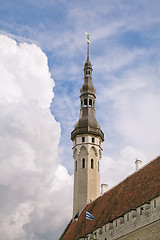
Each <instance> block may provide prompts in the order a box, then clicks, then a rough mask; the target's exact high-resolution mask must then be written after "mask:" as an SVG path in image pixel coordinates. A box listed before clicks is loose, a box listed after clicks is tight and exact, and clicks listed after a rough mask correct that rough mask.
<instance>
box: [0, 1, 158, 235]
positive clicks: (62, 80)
mask: <svg viewBox="0 0 160 240" xmlns="http://www.w3.org/2000/svg"><path fill="white" fill-rule="evenodd" d="M159 12H160V2H159V1H158V0H153V1H149V0H145V1H143V0H142V1H138V0H135V1H134V2H133V1H128V0H114V1H110V0H106V1H102V0H99V1H96V0H95V1H91V0H88V1H83V0H81V1H78V0H76V1H72V0H71V1H68V0H59V1H58V0H47V1H46V0H19V1H18V0H14V1H9V0H5V1H2V0H0V34H2V35H7V36H8V37H9V38H11V39H14V40H16V41H17V43H18V44H19V46H20V43H28V44H29V45H32V43H35V44H36V45H37V46H38V47H39V48H41V50H42V51H43V52H44V53H45V54H46V56H47V58H48V59H47V60H45V61H48V63H47V62H46V63H44V64H43V66H44V65H45V64H46V65H47V64H48V67H49V71H50V72H51V76H52V78H53V79H54V82H55V86H54V89H53V91H54V98H53V100H52V98H48V99H49V101H50V103H51V105H50V110H51V112H52V115H53V121H54V118H55V119H56V121H57V122H59V123H60V126H61V133H60V130H57V131H59V132H58V133H57V136H59V135H58V134H61V137H60V144H59V147H57V149H58V150H57V151H58V158H59V160H56V161H57V163H60V164H61V165H62V166H64V167H65V170H64V169H63V170H64V172H65V171H68V173H66V172H65V174H66V175H65V176H66V178H67V179H68V181H70V180H69V179H70V177H71V178H72V177H73V176H72V174H73V160H72V142H71V140H70V133H71V131H72V130H73V127H74V124H75V123H76V121H77V120H78V117H79V105H80V104H79V95H80V87H81V85H82V84H83V65H84V62H85V60H86V35H85V32H88V33H89V34H90V38H91V43H90V58H91V62H92V65H93V83H94V86H95V88H96V96H97V98H96V116H97V120H98V121H99V123H100V125H101V127H102V130H103V132H104V134H105V142H104V144H103V149H104V151H103V160H102V167H103V170H102V172H101V175H102V176H101V181H104V182H107V183H109V185H110V186H113V185H115V184H117V183H118V182H119V181H120V180H122V179H123V178H124V177H126V176H127V175H128V174H130V173H132V172H133V171H134V160H135V159H136V158H141V159H142V160H143V162H144V164H145V163H147V162H149V161H150V160H152V159H153V158H154V157H156V156H158V155H159V146H160V137H159V136H160V128H159V122H160V108H159V101H160V81H159V79H160V54H159V53H160V15H159ZM25 51H27V50H25ZM37 52H38V50H35V54H36V53H37ZM29 53H30V54H31V55H32V53H31V52H30V50H29ZM33 53H34V50H33ZM26 54H27V53H26ZM35 56H37V55H35ZM40 56H41V54H40ZM33 58H34V57H33ZM37 58H38V57H36V59H37ZM42 58H43V57H42ZM8 59H9V56H8ZM40 59H41V57H40ZM8 61H10V60H8ZM25 66H26V65H25ZM30 69H31V71H32V67H31V66H30ZM39 70H40V68H39ZM17 71H18V70H17ZM46 71H48V70H47V68H46ZM14 73H15V74H16V76H19V75H18V74H17V72H14ZM27 74H29V73H27ZM41 74H43V73H39V74H37V76H38V77H39V78H40V76H41ZM33 75H34V74H33ZM28 76H30V75H28ZM46 78H47V79H49V78H48V75H47V77H46ZM33 81H35V83H36V84H37V89H38V90H37V91H38V92H39V96H38V92H36V90H35V93H36V94H37V95H36V97H35V98H36V99H38V100H39V101H41V100H42V99H41V94H43V91H42V89H43V88H44V89H45V85H43V84H44V83H43V84H42V82H43V81H42V80H41V81H40V82H38V80H34V78H33V79H32V76H30V83H28V86H29V87H30V86H32V85H31V82H32V83H33ZM48 81H49V80H48ZM22 84H23V78H22ZM24 86H26V85H24ZM46 86H48V83H47V82H46ZM25 88H26V89H27V86H26V87H25ZM51 88H52V87H51ZM48 89H49V86H48V88H47V87H46V91H48V92H50V90H48ZM24 91H25V89H24ZM27 91H28V93H29V90H27ZM31 92H32V90H31ZM25 97H26V95H25ZM26 98H27V97H26ZM43 101H44V99H43ZM37 122H38V120H37ZM46 124H47V123H46ZM55 125H56V123H55ZM48 128H49V127H47V129H48ZM53 131H55V132H56V128H55V129H53ZM48 132H49V130H48ZM52 144H53V145H54V144H55V143H52ZM56 144H57V146H58V143H57V141H56ZM53 162H54V159H53ZM53 165H54V163H53ZM56 166H58V165H56ZM66 169H67V170H66ZM61 170H62V169H61ZM59 171H60V170H59ZM55 174H56V173H55ZM67 174H68V175H67ZM56 176H57V175H56ZM57 181H60V179H59V180H57ZM69 187H70V185H69ZM68 189H70V188H68ZM67 196H68V195H67ZM68 199H69V198H68ZM68 202H69V200H68ZM71 205H72V204H70V206H71ZM59 207H60V206H59ZM68 212H69V210H68ZM68 219H69V213H67V214H66V218H65V222H63V223H61V230H62V229H63V227H64V225H65V224H66V222H67V221H68ZM47 227H48V226H47ZM47 227H46V228H47ZM48 231H49V230H48ZM55 231H56V230H55ZM58 231H59V232H57V236H58V234H59V233H60V230H58ZM6 239H7V238H6ZM8 239H9V238H8ZM33 239H36V237H35V238H33ZM42 239H43V238H42ZM46 239H47V238H46ZM48 239H50V237H49V236H48Z"/></svg>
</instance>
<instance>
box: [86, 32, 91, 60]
mask: <svg viewBox="0 0 160 240" xmlns="http://www.w3.org/2000/svg"><path fill="white" fill-rule="evenodd" d="M85 34H86V35H87V60H89V43H90V38H89V34H88V33H87V32H85Z"/></svg>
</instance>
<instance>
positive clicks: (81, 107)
mask: <svg viewBox="0 0 160 240" xmlns="http://www.w3.org/2000/svg"><path fill="white" fill-rule="evenodd" d="M82 107H83V100H81V108H82Z"/></svg>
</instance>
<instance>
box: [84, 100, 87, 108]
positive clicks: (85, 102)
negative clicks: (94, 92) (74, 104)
mask: <svg viewBox="0 0 160 240" xmlns="http://www.w3.org/2000/svg"><path fill="white" fill-rule="evenodd" d="M84 106H85V107H87V99H84Z"/></svg>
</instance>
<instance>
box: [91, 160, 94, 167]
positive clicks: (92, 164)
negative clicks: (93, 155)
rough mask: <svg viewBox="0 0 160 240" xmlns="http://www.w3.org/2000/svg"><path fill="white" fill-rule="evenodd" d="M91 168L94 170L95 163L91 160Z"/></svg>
mask: <svg viewBox="0 0 160 240" xmlns="http://www.w3.org/2000/svg"><path fill="white" fill-rule="evenodd" d="M91 168H92V169H93V168H94V161H93V159H91Z"/></svg>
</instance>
